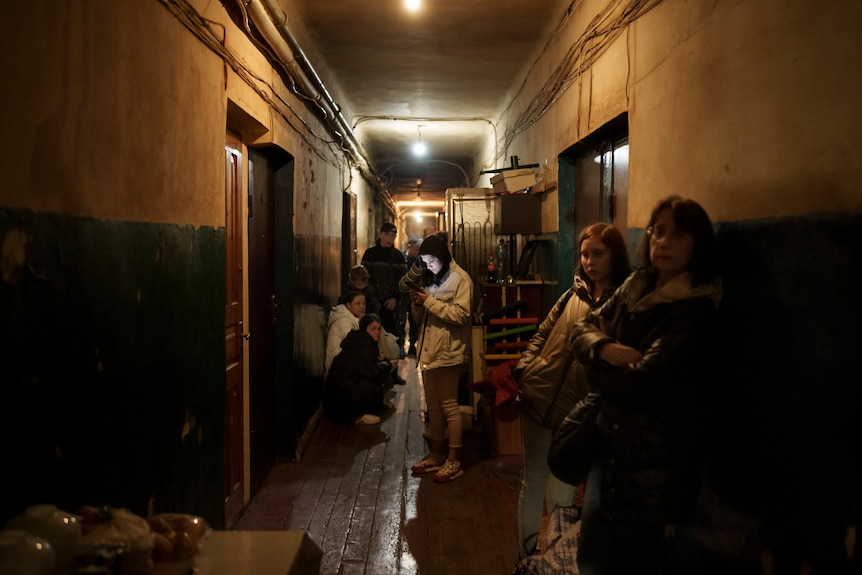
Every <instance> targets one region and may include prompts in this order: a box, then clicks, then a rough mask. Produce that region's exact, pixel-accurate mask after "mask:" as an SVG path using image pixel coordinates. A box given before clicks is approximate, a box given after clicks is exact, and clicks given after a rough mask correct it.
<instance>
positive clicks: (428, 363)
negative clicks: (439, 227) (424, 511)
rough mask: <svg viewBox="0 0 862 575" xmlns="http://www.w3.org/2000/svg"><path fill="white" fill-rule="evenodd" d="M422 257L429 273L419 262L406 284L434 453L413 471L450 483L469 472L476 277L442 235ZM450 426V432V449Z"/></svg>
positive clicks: (430, 242) (428, 245)
mask: <svg viewBox="0 0 862 575" xmlns="http://www.w3.org/2000/svg"><path fill="white" fill-rule="evenodd" d="M419 259H420V260H421V261H422V263H423V264H424V266H425V267H426V268H427V273H423V270H422V268H421V266H417V265H414V266H413V267H412V268H411V269H410V271H408V273H407V274H405V276H404V277H403V278H402V281H401V282H400V285H402V286H404V287H405V288H407V289H409V294H410V301H411V303H412V309H411V313H412V314H413V319H414V320H415V321H416V322H417V325H418V326H419V341H418V344H417V349H416V363H417V365H418V367H419V369H420V370H421V372H422V383H423V385H424V388H425V403H426V404H427V406H428V427H429V435H430V441H429V447H430V451H431V452H430V453H429V454H428V455H427V456H426V457H425V458H424V459H423V460H422V461H421V462H419V463H418V464H416V465H414V466H413V467H412V471H413V473H415V474H417V475H420V474H425V473H432V472H433V473H434V481H435V482H437V483H449V482H452V481H454V480H456V479H457V478H459V477H461V476H462V475H464V470H463V469H462V468H461V455H460V454H461V447H462V442H461V441H462V431H463V430H462V424H461V411H460V408H459V406H458V385H459V383H460V380H461V374H462V373H464V371H465V369H466V366H467V361H468V359H469V358H468V352H467V350H468V344H469V342H470V330H471V319H472V311H471V306H472V303H473V280H472V279H471V278H470V276H469V274H467V272H466V271H464V270H463V269H462V268H461V266H459V265H458V264H457V263H456V262H455V260H453V259H452V254H451V253H450V251H449V247H448V245H447V241H446V240H445V239H444V237H443V236H442V235H440V234H432V235H430V236H428V237H427V238H425V239H424V240H423V241H422V246H421V247H420V248H419ZM422 284H424V285H422ZM445 430H448V432H449V446H448V449H447V448H446V444H445V434H444V431H445Z"/></svg>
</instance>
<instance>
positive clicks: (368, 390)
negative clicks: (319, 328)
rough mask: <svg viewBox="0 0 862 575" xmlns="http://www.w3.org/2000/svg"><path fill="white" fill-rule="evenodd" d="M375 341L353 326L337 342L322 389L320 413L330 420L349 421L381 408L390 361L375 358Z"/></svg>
mask: <svg viewBox="0 0 862 575" xmlns="http://www.w3.org/2000/svg"><path fill="white" fill-rule="evenodd" d="M379 353H380V351H379V348H378V345H377V342H376V341H375V340H374V338H373V337H371V336H370V335H369V334H368V333H367V332H365V331H362V330H353V331H351V332H350V333H348V334H347V335H346V336H345V338H344V340H342V342H341V353H339V354H338V355H336V356H335V359H333V360H332V365H331V366H330V368H329V373H328V375H327V376H326V383H325V386H324V391H323V415H325V416H326V417H328V418H329V419H332V420H334V421H351V420H353V419H355V418H357V417H359V416H361V415H363V414H365V413H371V414H374V413H378V412H380V411H381V410H382V409H383V393H384V391H385V384H386V381H387V377H388V376H389V372H390V371H391V364H390V363H389V361H388V360H383V361H378V360H377V358H378V356H379Z"/></svg>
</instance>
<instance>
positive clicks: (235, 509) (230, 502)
mask: <svg viewBox="0 0 862 575" xmlns="http://www.w3.org/2000/svg"><path fill="white" fill-rule="evenodd" d="M241 150H242V144H241V143H240V141H239V138H237V137H236V136H235V135H233V134H231V133H228V134H227V138H226V143H225V236H226V243H227V246H226V248H227V253H226V258H227V277H226V288H225V305H224V313H225V384H226V388H225V431H224V433H225V440H224V446H225V448H224V458H225V499H224V500H225V524H226V526H227V527H228V528H230V527H231V526H232V525H233V523H234V522H235V521H236V520H237V518H238V517H239V514H240V513H241V512H242V509H243V507H244V501H243V495H244V493H245V489H244V476H245V474H244V467H243V433H244V432H243V430H244V428H245V425H244V419H243V414H244V409H245V408H244V405H245V397H244V394H243V369H244V366H243V338H244V334H243V327H244V326H243V306H242V300H243V293H242V287H243V285H242V220H241V219H240V218H241V214H242V193H241V190H242V177H243V174H242V152H241Z"/></svg>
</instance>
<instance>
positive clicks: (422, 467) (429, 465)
mask: <svg viewBox="0 0 862 575" xmlns="http://www.w3.org/2000/svg"><path fill="white" fill-rule="evenodd" d="M445 461H446V460H445V459H444V458H443V456H441V455H434V454H433V453H432V454H431V455H428V456H426V457H425V459H423V460H422V461H420V462H419V463H418V464H416V465H414V466H413V467H411V468H410V469H411V470H412V471H413V473H415V474H416V475H422V474H423V473H431V472H432V471H437V470H438V469H442V468H443V463H444V462H445Z"/></svg>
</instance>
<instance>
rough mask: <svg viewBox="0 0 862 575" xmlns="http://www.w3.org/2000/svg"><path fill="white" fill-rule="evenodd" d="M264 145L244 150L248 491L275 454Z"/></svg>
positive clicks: (271, 245) (271, 187)
mask: <svg viewBox="0 0 862 575" xmlns="http://www.w3.org/2000/svg"><path fill="white" fill-rule="evenodd" d="M272 156H273V154H267V153H266V151H265V150H261V151H258V150H251V149H250V150H249V151H248V178H249V181H248V252H249V253H248V292H249V293H248V329H249V337H248V362H249V366H248V371H249V381H248V395H249V431H250V438H249V441H250V449H251V453H250V472H251V479H250V487H251V490H250V492H251V494H252V496H253V495H254V493H255V492H256V491H257V488H258V487H259V486H260V485H261V483H263V480H264V479H265V478H266V475H267V474H268V473H269V470H270V469H271V468H272V465H273V463H274V462H275V458H276V450H277V440H278V430H277V429H276V413H277V406H278V396H277V393H276V381H275V331H276V327H277V325H278V320H279V306H278V302H277V301H276V294H275V193H276V189H275V169H276V168H277V162H278V160H277V159H275V158H274V157H272Z"/></svg>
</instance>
